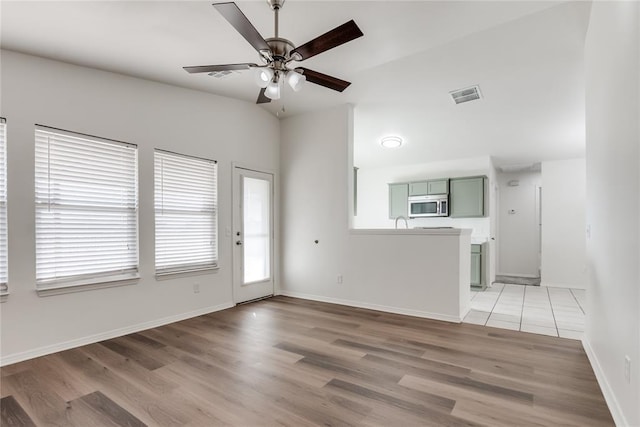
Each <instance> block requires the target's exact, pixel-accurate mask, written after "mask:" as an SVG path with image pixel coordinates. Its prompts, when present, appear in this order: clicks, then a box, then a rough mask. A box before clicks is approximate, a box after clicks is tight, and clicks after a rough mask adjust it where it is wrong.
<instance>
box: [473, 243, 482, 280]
mask: <svg viewBox="0 0 640 427" xmlns="http://www.w3.org/2000/svg"><path fill="white" fill-rule="evenodd" d="M470 276H471V286H476V287H482V286H484V281H483V280H482V245H476V244H473V245H471V274H470Z"/></svg>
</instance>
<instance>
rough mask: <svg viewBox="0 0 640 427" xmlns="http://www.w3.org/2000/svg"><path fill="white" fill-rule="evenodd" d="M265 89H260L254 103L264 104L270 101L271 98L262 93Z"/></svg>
mask: <svg viewBox="0 0 640 427" xmlns="http://www.w3.org/2000/svg"><path fill="white" fill-rule="evenodd" d="M265 90H266V88H262V89H260V93H259V94H258V100H257V101H256V104H266V103H268V102H271V99H270V98H267V96H266V95H265V94H264V91H265Z"/></svg>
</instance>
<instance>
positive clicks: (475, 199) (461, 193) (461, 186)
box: [449, 176, 485, 218]
mask: <svg viewBox="0 0 640 427" xmlns="http://www.w3.org/2000/svg"><path fill="white" fill-rule="evenodd" d="M484 187H485V177H483V176H476V177H469V178H451V180H449V189H450V192H449V216H450V217H452V218H478V217H483V216H484Z"/></svg>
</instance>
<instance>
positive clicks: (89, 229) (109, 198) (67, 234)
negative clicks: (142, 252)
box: [35, 126, 138, 289]
mask: <svg viewBox="0 0 640 427" xmlns="http://www.w3.org/2000/svg"><path fill="white" fill-rule="evenodd" d="M35 138H36V153H35V159H36V165H35V171H36V177H35V187H36V285H37V287H38V289H47V288H58V287H63V286H76V285H85V284H92V283H101V282H109V281H116V280H125V279H130V278H134V277H137V274H138V172H137V147H136V146H135V145H132V144H126V143H121V142H116V141H111V140H105V139H102V138H96V137H90V136H85V135H81V134H74V133H70V132H66V131H59V130H52V129H50V128H46V127H40V126H38V127H37V128H36V132H35Z"/></svg>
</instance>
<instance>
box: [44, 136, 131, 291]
mask: <svg viewBox="0 0 640 427" xmlns="http://www.w3.org/2000/svg"><path fill="white" fill-rule="evenodd" d="M40 132H42V133H49V134H52V135H57V136H59V137H60V138H61V140H64V139H75V140H79V141H80V142H81V143H96V144H101V145H102V147H103V148H104V147H105V146H106V145H109V146H110V148H109V149H114V148H115V149H116V150H118V149H120V150H121V151H122V153H125V152H127V151H128V150H127V149H132V150H133V151H132V152H129V153H128V157H127V156H121V158H123V159H124V160H123V162H127V161H128V162H129V163H130V166H132V167H133V169H132V170H130V169H128V171H129V173H130V175H131V178H132V179H133V182H129V183H127V185H126V187H125V186H124V185H123V187H122V188H123V190H125V192H126V191H133V196H132V197H128V198H127V200H128V201H129V202H132V205H131V206H126V203H123V205H122V206H121V207H119V208H118V207H116V208H111V209H109V208H107V207H106V206H100V207H95V206H89V205H84V204H83V202H87V201H91V197H92V196H91V195H89V196H87V198H86V199H78V201H77V203H76V204H73V203H64V202H63V203H60V204H58V205H57V208H59V210H60V211H61V212H63V211H64V210H65V209H67V210H69V209H71V210H73V209H77V210H78V211H79V212H84V213H85V214H86V213H87V212H88V211H91V212H102V213H104V212H118V211H121V212H123V213H125V218H126V219H125V220H124V221H123V220H122V219H121V220H120V223H126V221H133V222H134V225H133V227H132V230H129V229H127V228H126V227H123V228H122V230H124V232H125V234H126V232H128V231H129V232H131V231H132V233H133V235H134V237H133V238H132V239H130V240H127V241H128V242H129V243H128V244H127V246H128V245H130V244H133V245H134V246H135V254H134V255H133V256H132V257H130V258H131V259H130V261H131V263H130V265H128V266H123V267H122V269H120V270H118V269H115V270H113V269H109V270H103V271H94V272H89V273H79V274H74V275H63V276H60V277H54V278H42V277H40V278H39V277H38V261H39V259H38V252H39V247H38V243H39V241H38V229H39V222H38V212H39V210H40V209H42V206H43V205H45V204H46V205H47V208H48V209H51V208H50V206H51V200H52V194H48V195H47V197H48V199H46V200H45V198H39V196H38V185H39V181H38V174H39V173H42V171H41V170H40V171H39V167H38V164H37V163H38V154H37V153H38V144H39V142H38V141H39V138H41V137H42V135H39V133H40ZM34 139H35V144H34V145H35V151H36V155H35V158H34V161H35V163H36V164H35V165H34V174H35V181H34V187H35V188H34V189H35V214H36V215H35V235H36V236H35V237H36V239H35V243H36V247H35V261H36V291H37V292H38V295H41V296H47V295H56V294H60V293H68V292H76V291H85V290H90V289H100V288H104V287H112V286H122V285H127V284H133V283H136V282H137V280H138V279H139V278H140V244H139V239H140V233H139V225H140V221H139V212H140V195H139V186H140V180H139V158H138V146H137V145H136V144H131V143H128V142H122V141H117V140H113V139H108V138H103V137H98V136H94V135H88V134H84V133H79V132H73V131H68V130H63V129H57V128H53V127H49V126H44V125H36V126H35V132H34ZM48 143H49V144H50V143H51V142H50V141H49V142H48ZM65 143H67V144H70V143H69V142H68V141H66V142H61V145H64V144H65ZM76 148H77V147H76ZM123 148H124V150H123ZM49 150H50V148H49V147H47V156H48V157H47V159H46V164H47V168H48V170H49V171H50V168H51V157H50V151H49ZM89 151H90V150H85V151H80V150H79V151H78V152H77V153H78V156H82V155H83V154H84V155H85V156H87V157H88V158H90V157H89V156H91V154H87V153H88V152H89ZM116 157H117V156H116ZM93 159H99V156H95V157H93ZM108 160H109V158H106V159H105V161H108ZM111 160H113V158H111ZM79 165H80V167H82V166H81V165H82V163H80V162H79ZM74 166H75V165H74ZM71 170H73V169H71ZM105 170H106V168H105ZM75 172H76V173H78V170H77V169H76V170H75ZM107 172H108V171H107ZM48 173H50V172H48ZM45 182H46V183H47V184H48V185H49V186H51V177H50V176H48V177H47V178H46V180H45ZM54 195H55V193H54ZM94 197H95V196H94ZM113 224H116V225H119V224H118V222H117V221H115V222H113ZM50 229H56V230H57V229H58V228H57V227H50ZM43 230H46V228H43ZM63 252H64V251H63ZM133 261H135V262H133Z"/></svg>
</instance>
